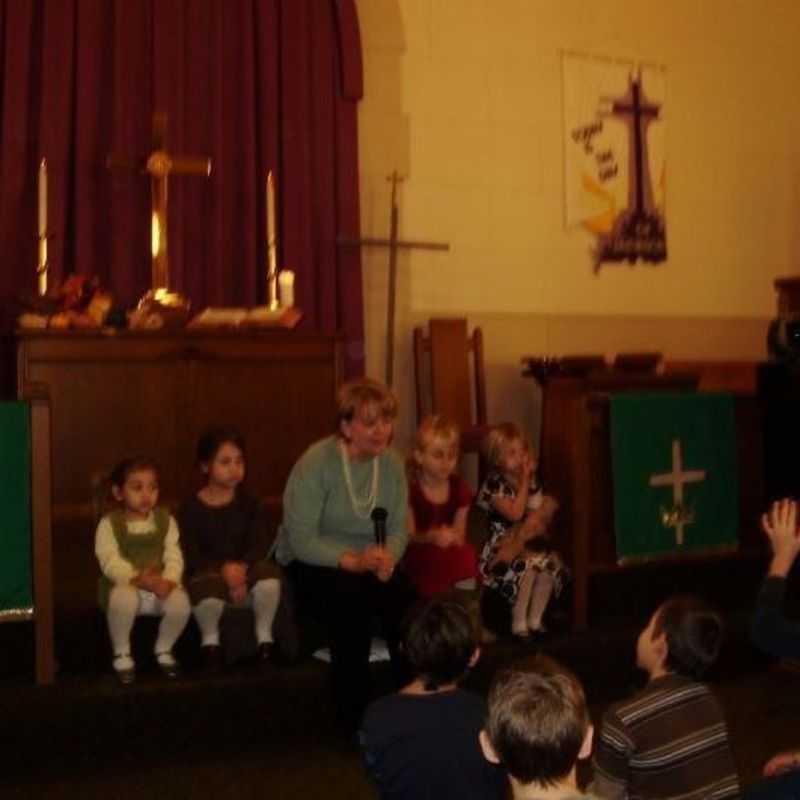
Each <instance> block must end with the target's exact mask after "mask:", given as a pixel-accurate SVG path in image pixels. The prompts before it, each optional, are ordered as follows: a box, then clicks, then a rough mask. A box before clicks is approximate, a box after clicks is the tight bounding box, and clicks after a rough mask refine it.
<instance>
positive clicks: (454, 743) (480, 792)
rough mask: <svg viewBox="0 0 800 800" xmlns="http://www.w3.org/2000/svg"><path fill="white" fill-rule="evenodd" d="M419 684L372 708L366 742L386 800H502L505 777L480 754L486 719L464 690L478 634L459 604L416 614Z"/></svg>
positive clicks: (414, 656)
mask: <svg viewBox="0 0 800 800" xmlns="http://www.w3.org/2000/svg"><path fill="white" fill-rule="evenodd" d="M403 646H404V652H405V655H406V657H407V659H408V661H409V663H410V665H411V668H412V670H413V672H414V679H413V680H412V681H411V683H409V684H408V685H407V686H405V687H404V688H403V689H401V690H400V691H399V692H397V693H395V694H392V695H389V696H387V697H382V698H381V699H379V700H376V701H375V702H374V703H372V704H371V705H370V706H369V708H367V712H366V714H365V715H364V721H363V723H362V726H361V733H360V740H361V747H362V752H363V756H364V764H365V767H366V769H367V772H368V773H369V775H370V777H371V778H372V779H373V780H374V781H375V783H376V785H377V788H378V790H379V793H380V796H381V798H383V800H417V798H442V799H443V800H445V799H446V798H458V800H501V798H502V797H504V796H505V789H506V776H505V771H504V770H502V769H500V768H498V767H496V766H493V765H491V764H489V763H487V762H486V761H485V760H484V758H483V757H482V755H481V750H480V745H479V743H478V733H479V731H480V730H481V727H482V726H483V723H484V720H485V718H486V703H485V702H484V700H483V698H482V697H481V696H480V695H477V694H474V693H472V692H469V691H465V690H464V689H461V688H460V687H459V685H458V684H459V683H460V681H461V680H462V679H463V678H464V677H465V676H466V674H467V672H468V671H469V670H470V669H471V668H472V667H473V666H474V665H475V664H476V662H477V661H478V658H479V656H480V650H479V648H478V639H477V631H476V628H475V626H474V625H473V623H472V620H471V619H470V617H469V614H468V613H467V612H466V610H465V609H464V608H462V607H461V605H460V604H459V603H458V602H452V601H449V600H447V599H444V598H442V597H439V598H436V599H434V600H431V601H430V602H428V603H426V604H425V605H424V606H422V607H421V608H419V609H417V613H416V614H414V615H413V616H412V618H411V620H410V623H409V625H408V627H407V630H406V634H405V637H404V640H403Z"/></svg>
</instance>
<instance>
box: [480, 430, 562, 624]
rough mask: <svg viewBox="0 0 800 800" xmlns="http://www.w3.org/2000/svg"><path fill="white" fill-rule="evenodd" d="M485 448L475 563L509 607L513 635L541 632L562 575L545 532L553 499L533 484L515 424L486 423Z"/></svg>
mask: <svg viewBox="0 0 800 800" xmlns="http://www.w3.org/2000/svg"><path fill="white" fill-rule="evenodd" d="M485 450H486V456H487V460H488V461H489V464H490V466H491V469H490V472H489V475H488V476H487V477H486V480H485V481H484V482H483V485H482V486H481V489H480V491H479V493H478V497H477V500H476V503H477V505H478V507H479V508H481V509H482V510H483V511H485V512H486V514H487V515H488V519H489V536H488V538H487V540H486V544H485V545H484V547H483V551H482V552H481V557H480V561H479V565H478V567H479V571H480V574H481V578H482V579H483V584H484V586H486V587H488V588H489V589H491V590H493V591H494V592H495V593H497V594H498V595H500V596H501V597H502V598H503V599H504V600H506V602H507V603H508V604H509V605H510V606H511V607H512V611H511V632H512V633H513V634H514V635H515V636H519V637H527V636H529V635H530V633H531V632H533V633H542V632H544V625H543V623H542V616H543V614H544V612H545V609H546V608H547V604H548V603H549V601H550V598H551V597H552V596H553V594H554V593H555V594H556V595H558V594H559V593H560V592H561V589H562V587H563V584H564V580H565V577H566V568H565V567H564V563H563V561H562V560H561V557H560V556H559V554H558V553H557V552H556V551H555V550H553V549H552V546H551V543H550V539H549V537H548V536H547V530H548V527H549V524H550V522H551V520H552V518H553V515H554V514H555V511H556V509H557V508H558V503H557V502H556V500H555V499H554V498H552V497H550V496H548V495H545V494H544V493H543V492H542V490H541V487H540V486H539V485H538V480H537V478H536V459H535V457H534V456H533V454H532V453H531V450H530V447H529V446H528V443H527V441H526V438H525V436H524V434H523V433H522V430H521V429H520V428H519V427H518V426H517V425H515V424H514V423H510V422H507V423H503V424H502V425H497V426H496V427H494V428H492V430H491V431H490V432H489V434H488V435H487V437H486V442H485Z"/></svg>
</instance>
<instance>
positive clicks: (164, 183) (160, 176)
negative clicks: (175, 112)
mask: <svg viewBox="0 0 800 800" xmlns="http://www.w3.org/2000/svg"><path fill="white" fill-rule="evenodd" d="M166 139H167V115H166V114H164V113H163V112H156V113H155V114H153V150H152V152H151V153H150V154H149V155H148V156H147V160H146V161H145V162H144V164H141V163H140V162H131V161H130V160H129V159H125V158H120V157H118V156H109V157H108V158H107V159H106V166H108V167H110V168H116V167H127V168H134V169H141V171H142V172H144V173H147V174H149V175H150V193H151V209H152V211H151V216H150V252H151V253H152V258H153V262H152V264H153V273H152V284H153V285H152V289H153V291H154V292H156V291H158V290H159V289H161V290H164V291H165V292H166V291H168V290H169V288H170V285H169V283H170V280H169V258H168V255H167V199H168V197H167V187H168V182H169V176H170V175H171V174H172V173H175V174H176V175H203V176H205V177H208V176H209V175H211V159H210V158H202V157H198V156H178V155H174V154H172V153H169V152H168V151H167V149H166Z"/></svg>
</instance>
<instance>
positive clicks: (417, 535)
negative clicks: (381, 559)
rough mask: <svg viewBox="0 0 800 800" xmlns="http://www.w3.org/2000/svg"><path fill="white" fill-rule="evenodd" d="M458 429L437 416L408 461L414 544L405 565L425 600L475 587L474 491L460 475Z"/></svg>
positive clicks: (424, 429)
mask: <svg viewBox="0 0 800 800" xmlns="http://www.w3.org/2000/svg"><path fill="white" fill-rule="evenodd" d="M458 449H459V429H458V425H456V423H455V422H453V421H452V420H450V419H448V418H447V417H443V416H441V415H438V414H435V415H432V416H429V417H426V418H425V419H424V420H423V421H422V423H421V424H420V426H419V429H418V430H417V435H416V437H415V439H414V448H413V450H412V452H411V455H410V457H409V459H408V501H409V507H410V508H409V510H410V514H409V515H408V529H409V537H408V538H409V545H408V547H407V548H406V554H405V558H404V562H403V563H404V564H405V568H406V572H407V573H408V577H409V578H411V581H412V583H413V584H414V586H415V587H416V589H417V591H418V592H419V594H420V595H421V596H422V597H425V598H430V597H433V596H434V595H436V594H440V593H441V592H446V591H449V590H451V589H453V588H459V589H474V588H475V577H476V576H477V573H478V557H477V553H476V552H475V549H474V548H473V546H472V545H471V544H470V543H469V542H468V541H467V514H468V512H469V507H470V504H471V503H472V496H473V492H472V489H471V488H470V487H469V486H468V485H467V483H466V482H465V481H464V479H463V478H461V477H460V476H459V475H458V474H457V473H456V468H457V466H458V456H459V452H458Z"/></svg>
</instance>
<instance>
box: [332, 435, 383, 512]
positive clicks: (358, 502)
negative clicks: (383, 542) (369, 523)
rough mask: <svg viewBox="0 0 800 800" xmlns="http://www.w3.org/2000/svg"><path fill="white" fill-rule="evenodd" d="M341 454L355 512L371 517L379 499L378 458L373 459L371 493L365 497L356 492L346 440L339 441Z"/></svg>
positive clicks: (345, 478)
mask: <svg viewBox="0 0 800 800" xmlns="http://www.w3.org/2000/svg"><path fill="white" fill-rule="evenodd" d="M339 455H340V456H341V457H342V470H343V471H344V482H345V485H346V486H347V494H348V495H349V497H350V505H351V507H352V509H353V513H354V514H355V515H356V516H357V517H359V518H360V519H369V516H370V514H371V513H372V510H373V509H374V508H375V503H376V502H377V500H378V459H377V457H375V458H373V459H372V482H371V485H370V489H369V494H367V495H366V496H365V497H356V493H355V491H354V490H353V478H352V476H351V475H350V459H349V458H348V457H347V448H346V445H345V444H344V442H339Z"/></svg>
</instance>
